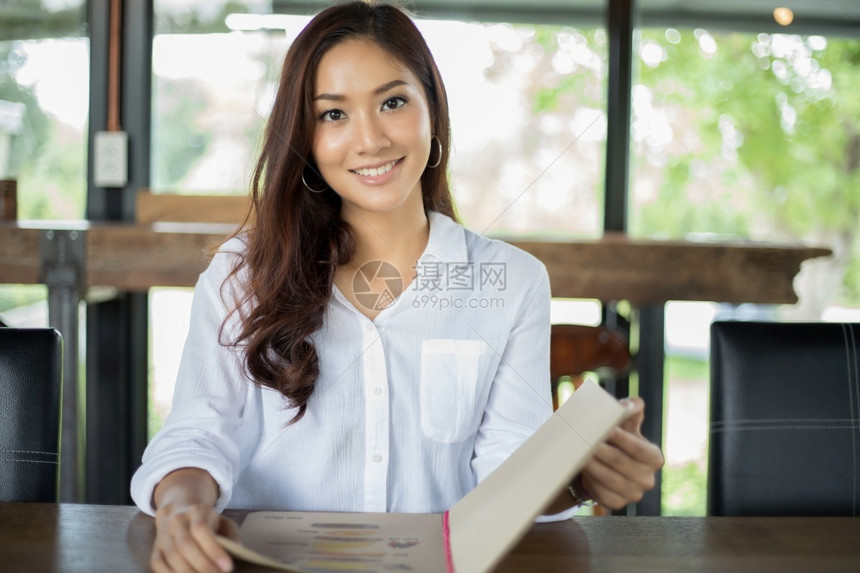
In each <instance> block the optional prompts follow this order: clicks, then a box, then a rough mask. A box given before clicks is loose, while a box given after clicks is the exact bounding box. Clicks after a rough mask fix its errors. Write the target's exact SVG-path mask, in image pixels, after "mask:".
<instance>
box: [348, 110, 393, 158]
mask: <svg viewBox="0 0 860 573" xmlns="http://www.w3.org/2000/svg"><path fill="white" fill-rule="evenodd" d="M355 125H356V132H355V143H356V148H357V151H358V152H359V153H362V154H367V155H376V154H377V153H379V151H380V150H381V149H383V148H386V147H389V146H390V145H391V140H390V139H389V138H388V136H387V135H386V133H385V126H384V124H383V122H382V120H381V118H379V117H377V116H375V115H365V116H362V117H360V118H359V119H358V121H356V123H355Z"/></svg>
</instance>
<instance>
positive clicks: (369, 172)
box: [355, 161, 397, 177]
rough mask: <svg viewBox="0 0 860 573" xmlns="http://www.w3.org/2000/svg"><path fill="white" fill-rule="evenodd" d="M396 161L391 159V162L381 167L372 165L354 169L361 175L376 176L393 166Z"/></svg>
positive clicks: (386, 171)
mask: <svg viewBox="0 0 860 573" xmlns="http://www.w3.org/2000/svg"><path fill="white" fill-rule="evenodd" d="M396 163H397V161H392V162H391V163H386V164H385V165H383V166H382V167H372V168H370V169H356V170H355V172H356V173H358V174H359V175H361V176H362V177H376V176H377V175H382V174H383V173H388V172H389V171H391V169H392V168H393V167H394V165H395V164H396Z"/></svg>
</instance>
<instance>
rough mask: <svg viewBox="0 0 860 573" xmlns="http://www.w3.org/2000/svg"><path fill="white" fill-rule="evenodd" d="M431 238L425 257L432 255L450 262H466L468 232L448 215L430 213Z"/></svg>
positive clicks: (428, 240)
mask: <svg viewBox="0 0 860 573" xmlns="http://www.w3.org/2000/svg"><path fill="white" fill-rule="evenodd" d="M427 220H428V222H429V224H430V237H429V238H428V239H427V247H426V248H425V249H424V255H432V256H434V257H436V258H437V259H441V260H443V261H448V262H466V260H467V259H468V255H467V252H466V230H465V229H464V228H463V226H462V225H460V224H459V223H456V222H455V221H454V220H453V219H451V218H450V217H448V216H447V215H443V214H442V213H439V212H437V211H428V212H427Z"/></svg>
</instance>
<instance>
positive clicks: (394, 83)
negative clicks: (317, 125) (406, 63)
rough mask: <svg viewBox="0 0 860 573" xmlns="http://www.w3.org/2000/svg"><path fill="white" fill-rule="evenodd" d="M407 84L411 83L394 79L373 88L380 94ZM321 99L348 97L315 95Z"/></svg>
mask: <svg viewBox="0 0 860 573" xmlns="http://www.w3.org/2000/svg"><path fill="white" fill-rule="evenodd" d="M407 85H409V83H408V82H406V81H404V80H392V81H390V82H388V83H386V84H382V85H381V86H379V87H378V88H376V89H375V90H373V94H374V95H379V94H382V93H385V92H387V91H388V90H390V89H392V88H396V87H398V86H407ZM321 99H324V100H331V101H344V100H345V99H346V96H343V95H339V94H319V95H316V96H314V101H317V100H321Z"/></svg>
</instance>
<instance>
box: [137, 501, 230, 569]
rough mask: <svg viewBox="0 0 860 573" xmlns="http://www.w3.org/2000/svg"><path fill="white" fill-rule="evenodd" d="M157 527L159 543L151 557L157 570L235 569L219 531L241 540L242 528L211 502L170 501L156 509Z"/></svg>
mask: <svg viewBox="0 0 860 573" xmlns="http://www.w3.org/2000/svg"><path fill="white" fill-rule="evenodd" d="M155 527H156V535H155V546H154V547H153V549H152V557H151V558H150V566H151V567H152V570H153V571H156V572H157V573H162V572H163V573H167V572H177V573H178V572H186V571H196V572H200V573H222V572H225V571H232V570H233V560H232V559H231V558H230V555H229V553H227V551H226V550H225V549H224V548H223V547H221V545H219V544H218V541H217V540H216V539H215V534H216V533H217V534H218V535H224V536H226V537H230V538H232V539H238V538H239V528H238V526H237V525H236V523H235V522H233V521H232V520H231V519H228V518H226V517H224V516H222V515H220V514H219V513H218V512H217V511H215V509H214V508H213V507H212V506H211V505H207V504H204V503H198V504H194V505H185V504H171V503H168V504H166V505H163V506H161V507H159V508H158V510H157V511H156V513H155Z"/></svg>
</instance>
